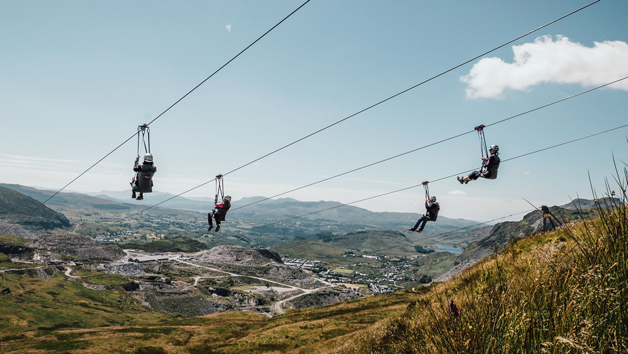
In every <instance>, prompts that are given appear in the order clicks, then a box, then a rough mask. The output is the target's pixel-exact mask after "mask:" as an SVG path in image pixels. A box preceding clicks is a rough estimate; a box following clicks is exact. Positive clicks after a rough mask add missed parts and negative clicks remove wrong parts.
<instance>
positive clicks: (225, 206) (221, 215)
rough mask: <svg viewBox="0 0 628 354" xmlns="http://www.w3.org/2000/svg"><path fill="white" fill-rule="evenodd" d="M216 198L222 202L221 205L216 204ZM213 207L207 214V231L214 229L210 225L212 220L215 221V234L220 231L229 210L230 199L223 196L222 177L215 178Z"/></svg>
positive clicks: (212, 225)
mask: <svg viewBox="0 0 628 354" xmlns="http://www.w3.org/2000/svg"><path fill="white" fill-rule="evenodd" d="M218 196H220V199H221V200H222V203H218ZM214 206H215V208H214V209H213V210H212V211H211V212H210V213H207V223H208V224H209V227H208V228H207V231H211V230H212V229H213V228H214V224H213V223H212V219H214V220H215V221H216V232H218V231H220V223H221V222H222V221H225V216H227V211H229V208H231V197H230V196H228V195H227V196H225V185H224V180H223V177H222V175H218V176H216V195H215V196H214Z"/></svg>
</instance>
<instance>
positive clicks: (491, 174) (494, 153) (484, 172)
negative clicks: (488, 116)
mask: <svg viewBox="0 0 628 354" xmlns="http://www.w3.org/2000/svg"><path fill="white" fill-rule="evenodd" d="M475 130H476V131H477V132H478V137H479V138H480V151H481V153H482V166H481V167H480V170H479V171H473V172H471V173H470V174H469V175H468V176H466V177H458V182H460V184H467V183H469V181H475V180H476V179H478V178H480V177H482V178H486V179H496V178H497V170H498V169H499V162H500V160H499V156H498V155H499V146H497V145H491V147H490V148H487V147H486V137H485V136H484V125H478V126H477V127H475Z"/></svg>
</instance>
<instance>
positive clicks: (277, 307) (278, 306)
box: [177, 260, 334, 317]
mask: <svg viewBox="0 0 628 354" xmlns="http://www.w3.org/2000/svg"><path fill="white" fill-rule="evenodd" d="M177 262H179V263H183V264H187V265H191V266H193V267H198V268H205V269H209V270H213V271H215V272H220V273H225V274H229V275H230V276H233V277H247V278H252V279H257V280H261V281H265V282H268V283H272V284H277V285H282V286H285V287H288V288H291V289H294V290H301V291H302V293H300V294H297V295H294V296H291V297H289V298H287V299H284V300H280V301H277V302H275V303H274V304H273V305H272V306H271V312H275V313H277V314H278V315H283V314H284V313H285V311H284V309H283V305H284V304H285V303H286V302H288V301H292V300H294V299H296V298H298V297H300V296H303V295H307V294H313V293H315V292H318V291H320V290H323V289H327V288H331V287H333V286H334V285H333V284H331V283H328V282H326V281H324V280H320V279H319V281H321V282H323V283H325V284H327V286H323V287H321V288H316V289H303V288H299V287H297V286H293V285H288V284H283V283H279V282H276V281H274V280H270V279H265V278H260V277H253V276H250V275H241V274H236V273H231V272H227V271H224V270H220V269H217V268H212V267H207V266H202V265H198V264H195V263H190V262H186V261H182V260H177ZM200 278H202V277H194V286H196V285H197V284H198V280H199V279H200ZM267 316H268V317H272V314H267Z"/></svg>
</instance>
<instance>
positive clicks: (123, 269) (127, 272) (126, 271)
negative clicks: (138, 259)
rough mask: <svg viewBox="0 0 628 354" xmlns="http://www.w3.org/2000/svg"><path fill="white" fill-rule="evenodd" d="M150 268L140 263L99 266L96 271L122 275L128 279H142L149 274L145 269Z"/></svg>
mask: <svg viewBox="0 0 628 354" xmlns="http://www.w3.org/2000/svg"><path fill="white" fill-rule="evenodd" d="M146 267H148V265H145V264H139V263H106V264H99V265H98V266H97V267H96V268H95V270H97V271H99V272H103V273H105V274H120V275H124V276H127V277H141V276H144V275H146V274H147V273H146V272H145V271H144V269H145V268H146Z"/></svg>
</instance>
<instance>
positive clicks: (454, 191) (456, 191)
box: [447, 189, 467, 195]
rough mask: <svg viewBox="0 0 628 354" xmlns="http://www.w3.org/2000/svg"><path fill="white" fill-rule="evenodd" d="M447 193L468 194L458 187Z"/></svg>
mask: <svg viewBox="0 0 628 354" xmlns="http://www.w3.org/2000/svg"><path fill="white" fill-rule="evenodd" d="M447 194H449V195H467V192H464V191H461V190H458V189H456V190H453V191H449V192H447Z"/></svg>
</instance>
